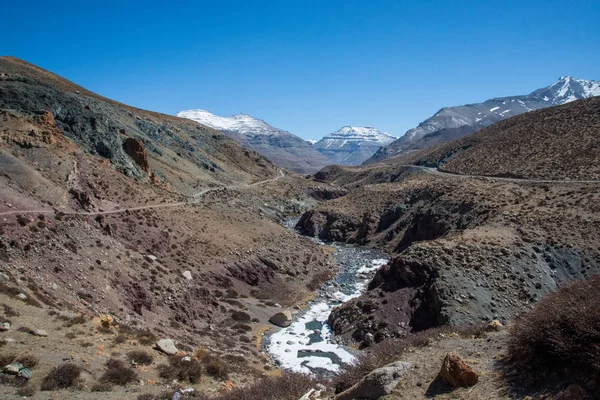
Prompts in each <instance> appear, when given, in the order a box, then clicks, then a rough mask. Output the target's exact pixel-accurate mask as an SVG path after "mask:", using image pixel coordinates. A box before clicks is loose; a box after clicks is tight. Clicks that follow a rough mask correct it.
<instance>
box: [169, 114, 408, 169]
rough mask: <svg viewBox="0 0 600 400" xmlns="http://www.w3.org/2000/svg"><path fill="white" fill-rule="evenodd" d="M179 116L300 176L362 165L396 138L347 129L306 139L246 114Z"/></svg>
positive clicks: (367, 130) (367, 128)
mask: <svg viewBox="0 0 600 400" xmlns="http://www.w3.org/2000/svg"><path fill="white" fill-rule="evenodd" d="M177 116H178V117H182V118H188V119H191V120H194V121H196V122H198V123H200V124H202V125H205V126H209V127H211V128H214V129H216V130H219V131H221V132H223V133H225V134H226V135H228V136H230V137H232V138H234V139H235V140H237V141H238V142H239V143H241V144H242V145H243V146H245V147H247V148H250V149H252V150H255V151H256V152H258V153H260V154H262V155H263V156H265V157H267V158H268V159H270V160H271V161H273V162H274V163H275V164H277V165H280V166H282V167H285V168H289V169H291V170H292V171H295V172H298V173H301V174H311V173H314V172H316V171H318V170H319V169H321V168H323V167H325V166H327V165H330V164H340V165H360V164H361V163H362V162H364V161H365V160H366V159H368V158H369V157H371V156H372V155H373V154H374V153H375V152H376V151H377V150H378V149H379V148H380V147H381V146H385V145H387V144H390V143H391V142H393V141H394V140H395V139H396V138H395V137H393V136H391V135H389V134H387V133H385V132H381V131H379V130H377V129H375V128H371V127H358V126H345V127H343V128H341V129H339V130H337V131H335V132H333V133H330V134H329V135H327V136H325V137H324V138H323V139H321V140H319V141H316V140H303V139H301V138H299V137H298V136H296V135H293V134H292V133H290V132H288V131H285V130H283V129H279V128H275V127H273V126H271V125H269V124H268V123H266V122H265V121H263V120H261V119H258V118H254V117H252V116H250V115H247V114H236V115H233V116H231V117H221V116H218V115H215V114H212V113H210V112H208V111H206V110H199V109H196V110H187V111H181V112H179V113H177Z"/></svg>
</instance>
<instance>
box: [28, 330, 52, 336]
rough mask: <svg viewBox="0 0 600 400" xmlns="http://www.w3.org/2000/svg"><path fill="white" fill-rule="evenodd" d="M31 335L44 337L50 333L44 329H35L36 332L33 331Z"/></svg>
mask: <svg viewBox="0 0 600 400" xmlns="http://www.w3.org/2000/svg"><path fill="white" fill-rule="evenodd" d="M31 334H32V335H33V336H42V337H46V336H48V332H46V331H45V330H43V329H34V330H32V331H31Z"/></svg>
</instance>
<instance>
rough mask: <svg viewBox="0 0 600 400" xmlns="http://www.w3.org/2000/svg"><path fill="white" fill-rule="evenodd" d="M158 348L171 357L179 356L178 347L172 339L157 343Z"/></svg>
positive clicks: (161, 340)
mask: <svg viewBox="0 0 600 400" xmlns="http://www.w3.org/2000/svg"><path fill="white" fill-rule="evenodd" d="M156 348H157V349H158V350H160V351H162V352H163V353H165V354H166V355H169V356H172V355H175V354H177V347H175V342H173V340H172V339H160V340H159V341H158V342H156Z"/></svg>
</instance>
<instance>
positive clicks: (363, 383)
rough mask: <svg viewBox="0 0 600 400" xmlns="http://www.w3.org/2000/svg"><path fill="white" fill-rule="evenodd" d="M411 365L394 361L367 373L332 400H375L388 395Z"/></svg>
mask: <svg viewBox="0 0 600 400" xmlns="http://www.w3.org/2000/svg"><path fill="white" fill-rule="evenodd" d="M410 366H411V364H410V363H409V362H405V361H396V362H393V363H391V364H388V365H386V366H383V367H381V368H377V369H376V370H373V371H371V372H369V373H368V374H367V375H365V377H363V378H362V379H361V380H360V381H359V382H358V383H357V384H356V385H354V386H352V387H351V388H349V389H347V390H346V391H344V392H342V393H340V394H338V395H337V396H335V397H334V400H352V399H365V400H375V399H378V398H380V397H382V396H386V395H388V394H390V393H391V392H392V391H393V390H394V389H395V388H396V386H398V383H400V380H402V378H403V377H404V376H405V375H406V374H407V372H408V371H409V370H410Z"/></svg>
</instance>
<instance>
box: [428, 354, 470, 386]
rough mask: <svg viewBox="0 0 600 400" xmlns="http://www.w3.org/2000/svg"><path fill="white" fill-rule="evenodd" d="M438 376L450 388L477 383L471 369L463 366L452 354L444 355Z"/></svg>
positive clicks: (463, 363) (462, 362) (456, 355)
mask: <svg viewBox="0 0 600 400" xmlns="http://www.w3.org/2000/svg"><path fill="white" fill-rule="evenodd" d="M438 376H439V377H440V378H441V379H442V380H443V381H444V382H446V383H447V384H448V385H450V386H452V387H469V386H473V385H475V384H476V383H477V382H478V381H479V376H478V375H477V373H476V372H475V371H473V368H471V367H470V366H468V365H467V364H465V362H464V361H463V360H462V358H460V356H459V355H458V354H457V353H454V352H452V353H448V354H447V355H446V357H445V358H444V361H443V362H442V368H441V370H440V372H439V374H438Z"/></svg>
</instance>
